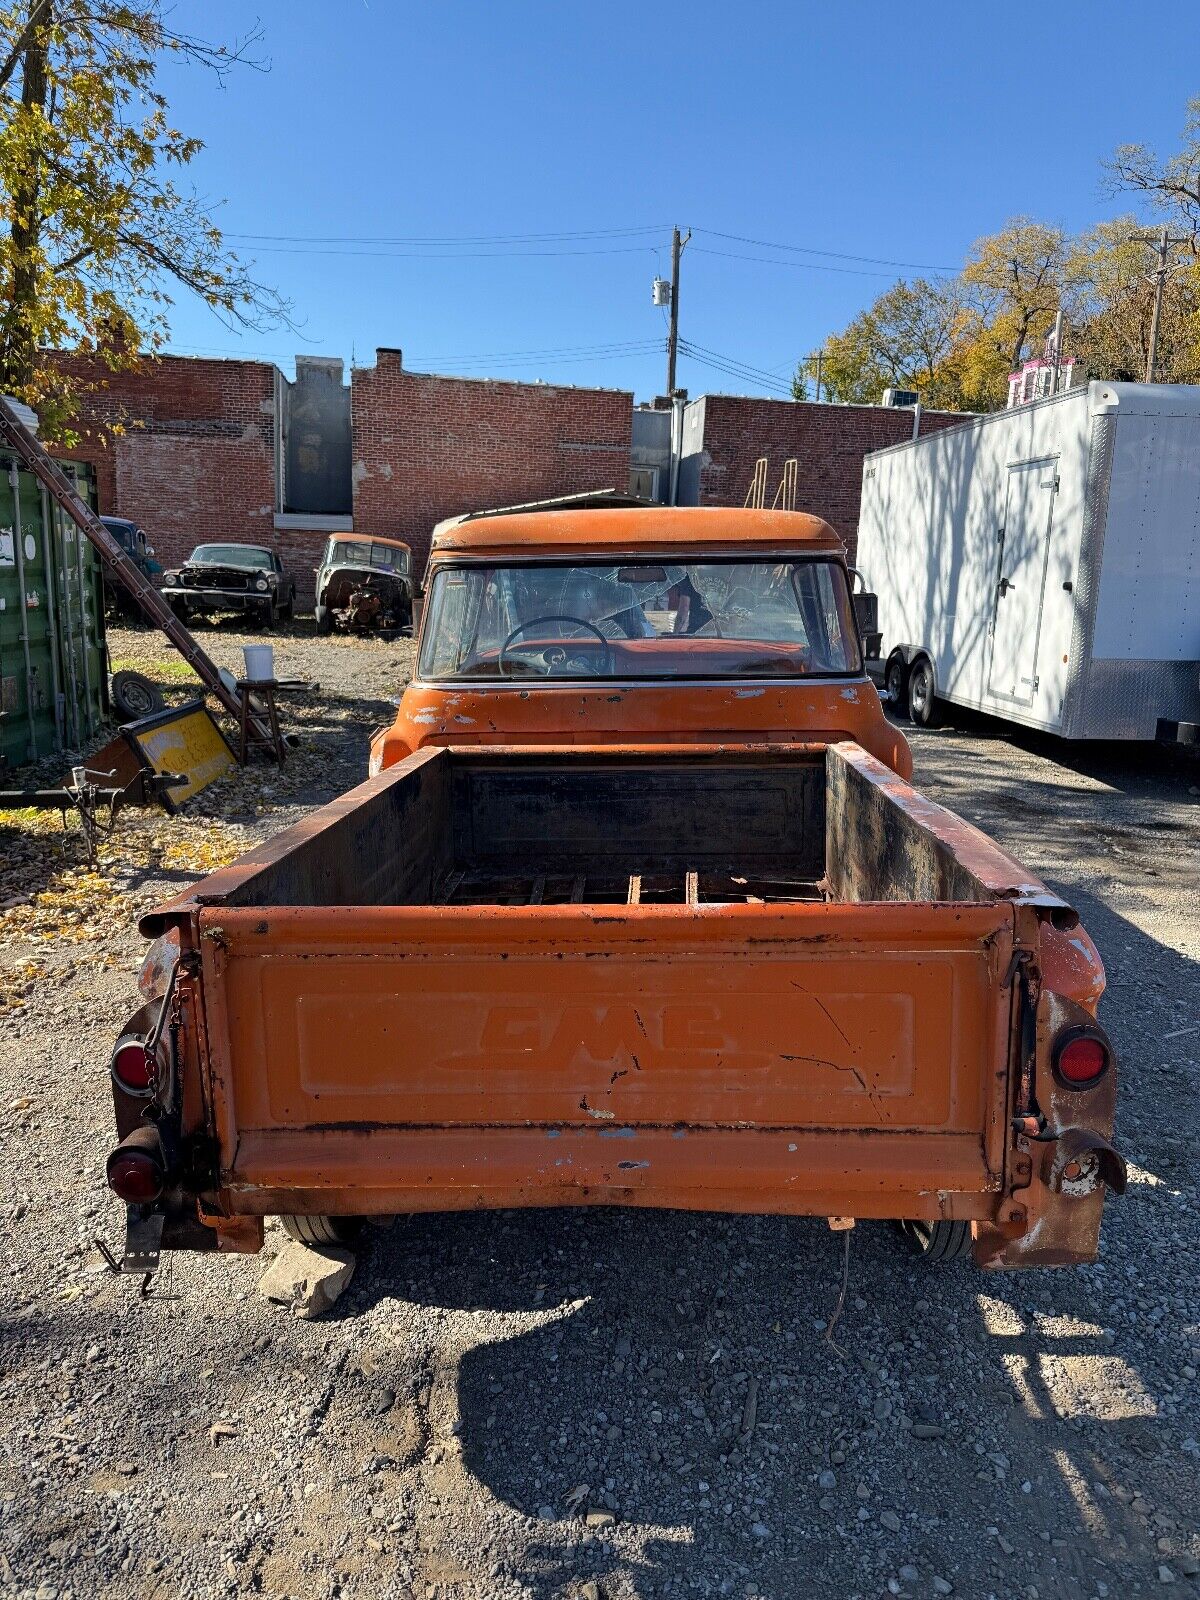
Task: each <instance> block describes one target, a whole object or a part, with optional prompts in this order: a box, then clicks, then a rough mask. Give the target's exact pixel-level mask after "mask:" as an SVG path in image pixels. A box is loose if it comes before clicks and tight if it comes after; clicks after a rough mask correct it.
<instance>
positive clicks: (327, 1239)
mask: <svg viewBox="0 0 1200 1600" xmlns="http://www.w3.org/2000/svg"><path fill="white" fill-rule="evenodd" d="M279 1220H280V1222H282V1223H283V1231H284V1232H285V1233H286V1234H287V1235H288V1236H289V1237H290V1238H292V1239H298V1240H299V1241H300V1243H301V1244H315V1245H322V1244H340V1245H345V1244H353V1243H354V1241H355V1240H356V1239H357V1238H358V1235H359V1233H360V1232H361V1230H362V1219H361V1218H360V1217H319V1216H318V1217H280V1219H279Z"/></svg>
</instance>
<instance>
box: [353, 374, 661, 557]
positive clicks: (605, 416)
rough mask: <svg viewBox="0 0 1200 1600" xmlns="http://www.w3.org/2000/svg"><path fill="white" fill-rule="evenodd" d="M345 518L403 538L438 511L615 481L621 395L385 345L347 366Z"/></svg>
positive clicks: (618, 482)
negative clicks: (493, 374) (428, 367)
mask: <svg viewBox="0 0 1200 1600" xmlns="http://www.w3.org/2000/svg"><path fill="white" fill-rule="evenodd" d="M351 406H352V411H353V439H354V527H355V530H356V531H357V532H361V533H380V534H387V535H390V536H392V537H394V538H399V539H404V540H406V541H407V542H408V543H409V544H410V545H412V547H413V553H414V554H413V564H414V569H415V570H416V571H417V572H418V573H419V572H422V571H423V570H424V566H425V559H426V556H427V554H428V551H429V537H430V534H431V532H432V530H433V527H434V524H435V523H437V522H439V521H441V519H442V518H443V517H451V516H456V515H458V514H459V513H460V512H464V511H478V510H481V509H483V508H485V507H488V506H502V505H512V504H515V503H519V502H522V501H526V500H544V499H549V498H550V497H551V496H553V495H560V494H572V493H576V492H579V491H582V490H587V489H622V490H623V489H625V488H626V487H627V486H628V478H629V457H630V432H631V428H632V412H633V396H632V395H630V394H628V393H626V392H624V391H621V390H615V389H566V388H556V387H553V386H551V385H549V384H538V383H511V382H503V381H497V380H493V379H487V380H484V379H475V378H446V377H438V376H433V375H430V374H425V373H414V372H406V371H404V370H403V367H402V365H401V360H400V355H399V352H397V351H387V350H380V351H379V352H377V356H376V364H375V366H374V367H364V368H358V369H356V370H355V371H354V372H353V374H352V375H351Z"/></svg>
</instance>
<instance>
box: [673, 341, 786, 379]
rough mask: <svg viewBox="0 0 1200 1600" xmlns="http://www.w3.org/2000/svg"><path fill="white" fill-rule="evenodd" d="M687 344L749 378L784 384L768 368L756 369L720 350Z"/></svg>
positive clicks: (692, 342) (739, 358)
mask: <svg viewBox="0 0 1200 1600" xmlns="http://www.w3.org/2000/svg"><path fill="white" fill-rule="evenodd" d="M687 343H688V346H689V348H690V349H691V350H693V351H696V350H698V351H699V352H700V353H701V354H702V355H706V356H714V357H715V358H716V359H717V360H718V361H725V362H728V364H729V365H730V366H734V367H741V368H742V369H743V371H744V372H745V373H746V374H747V376H748V377H751V378H761V379H762V380H763V382H764V383H780V382H782V380H781V379H780V377H779V374H778V372H772V371H771V370H770V369H769V368H767V367H756V366H754V365H753V364H752V363H751V362H749V361H743V360H742V359H741V357H740V356H727V355H725V354H723V352H722V351H720V350H710V349H709V348H708V346H707V345H703V344H696V343H695V342H694V341H692V340H688V341H687Z"/></svg>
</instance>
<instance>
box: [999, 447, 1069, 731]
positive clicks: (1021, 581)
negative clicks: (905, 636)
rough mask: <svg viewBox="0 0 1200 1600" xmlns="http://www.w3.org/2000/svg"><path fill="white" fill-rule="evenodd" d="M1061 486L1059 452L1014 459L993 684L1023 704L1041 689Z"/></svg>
mask: <svg viewBox="0 0 1200 1600" xmlns="http://www.w3.org/2000/svg"><path fill="white" fill-rule="evenodd" d="M1057 489H1058V458H1057V457H1043V458H1042V459H1041V460H1038V461H1015V462H1013V463H1011V464H1010V466H1009V469H1008V493H1007V496H1006V498H1005V508H1004V526H1003V527H1002V528H1001V529H1000V530H999V537H998V541H997V543H998V551H999V554H998V559H997V564H996V595H995V601H994V609H993V612H992V660H991V668H990V671H989V676H988V689H989V690H990V692H991V693H992V694H994V695H1000V696H1002V697H1003V698H1004V699H1006V700H1015V701H1017V702H1018V703H1020V704H1021V705H1030V704H1032V702H1033V697H1034V694H1035V693H1036V691H1037V684H1038V679H1037V660H1038V645H1039V643H1040V642H1041V631H1042V594H1043V590H1044V589H1045V583H1046V562H1047V558H1048V556H1049V553H1050V528H1051V524H1052V521H1053V518H1054V495H1055V492H1056V490H1057Z"/></svg>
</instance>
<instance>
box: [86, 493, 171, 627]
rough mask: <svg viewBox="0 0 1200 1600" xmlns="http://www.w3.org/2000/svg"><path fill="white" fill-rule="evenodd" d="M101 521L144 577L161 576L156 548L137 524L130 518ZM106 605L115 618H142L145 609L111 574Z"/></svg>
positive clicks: (103, 518) (107, 585)
mask: <svg viewBox="0 0 1200 1600" xmlns="http://www.w3.org/2000/svg"><path fill="white" fill-rule="evenodd" d="M100 521H101V522H102V523H103V524H104V526H105V527H106V528H107V529H108V531H109V533H111V534H112V536H113V538H114V539H115V540H116V541H117V543H118V544H119V545H120V546H121V549H122V550H123V551H124V552H125V554H126V555H127V556H128V557H129V558H130V560H131V561H132V562H133V564H134V565H135V566H136V567H137V569H138V571H139V572H141V574H142V576H143V577H146V578H154V577H157V576H158V574H159V573H160V572H161V571H162V567H161V566H160V564H159V563H158V562H157V561H155V560H154V546H153V545H152V544H149V543H148V542H147V540H146V535H145V534H144V533H143V532H142V530H141V528H139V527H138V525H137V523H136V522H131V521H130V519H129V518H128V517H101V518H100ZM104 605H105V610H106V611H107V612H108V613H109V614H110V615H112V616H115V617H126V618H128V617H133V618H137V617H140V616H141V614H142V613H141V607H140V606H139V605H138V603H137V601H136V600H135V599H134V598H133V596H132V595H131V594H130V592H129V590H128V589H127V588H126V587H125V585H124V584H123V583H122V582H121V580H120V578H119V577H118V576H117V575H115V574H109V573H107V572H106V573H105V577H104Z"/></svg>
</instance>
